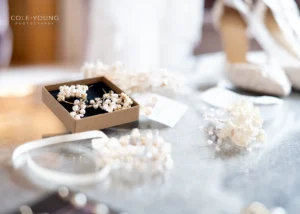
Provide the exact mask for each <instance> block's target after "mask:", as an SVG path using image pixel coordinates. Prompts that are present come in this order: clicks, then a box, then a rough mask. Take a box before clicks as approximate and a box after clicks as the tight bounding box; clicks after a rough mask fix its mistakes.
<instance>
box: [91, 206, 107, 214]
mask: <svg viewBox="0 0 300 214" xmlns="http://www.w3.org/2000/svg"><path fill="white" fill-rule="evenodd" d="M94 213H95V214H108V213H109V208H108V207H107V206H106V205H105V204H97V205H95V207H94Z"/></svg>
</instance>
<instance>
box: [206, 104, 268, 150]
mask: <svg viewBox="0 0 300 214" xmlns="http://www.w3.org/2000/svg"><path fill="white" fill-rule="evenodd" d="M203 117H204V121H205V122H206V125H205V126H204V127H201V129H202V130H203V131H205V132H206V133H207V135H208V140H207V143H208V144H209V145H211V146H214V147H215V149H216V150H217V151H220V149H221V148H224V149H226V148H229V147H231V146H237V147H239V148H245V149H247V150H248V151H251V150H252V146H255V145H258V144H259V143H264V142H265V141H266V136H265V131H264V130H263V129H262V125H263V119H262V118H261V116H260V112H259V109H258V108H257V107H254V106H253V104H252V103H250V102H247V101H239V102H236V103H234V104H233V105H232V106H231V107H230V108H228V109H224V110H221V109H214V108H210V109H209V110H207V111H206V112H205V113H204V114H203Z"/></svg>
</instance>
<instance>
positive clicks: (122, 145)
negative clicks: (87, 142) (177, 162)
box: [92, 129, 173, 173]
mask: <svg viewBox="0 0 300 214" xmlns="http://www.w3.org/2000/svg"><path fill="white" fill-rule="evenodd" d="M92 146H93V148H94V150H95V152H96V154H97V155H98V162H99V166H102V167H103V166H106V165H111V166H113V167H117V168H122V169H126V170H129V171H131V170H136V171H138V172H141V173H145V172H147V173H162V172H164V171H166V170H169V169H171V168H172V167H173V160H172V157H171V148H172V147H171V144H170V143H167V142H165V141H164V139H163V138H162V137H161V136H159V133H158V131H157V132H152V131H146V132H144V133H141V132H140V131H139V129H133V130H132V132H131V134H130V135H124V136H122V137H120V138H119V139H117V138H107V139H94V140H93V141H92Z"/></svg>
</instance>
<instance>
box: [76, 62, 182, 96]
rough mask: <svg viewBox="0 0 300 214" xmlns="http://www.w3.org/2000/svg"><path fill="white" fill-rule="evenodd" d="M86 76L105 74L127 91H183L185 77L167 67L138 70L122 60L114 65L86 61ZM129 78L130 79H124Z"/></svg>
mask: <svg viewBox="0 0 300 214" xmlns="http://www.w3.org/2000/svg"><path fill="white" fill-rule="evenodd" d="M81 70H82V72H83V73H84V75H85V78H91V77H99V76H105V77H107V78H108V79H112V80H114V82H115V83H116V84H117V85H118V86H120V88H122V89H123V90H124V91H125V92H126V93H129V94H132V93H134V92H138V93H142V92H149V91H152V92H153V91H154V92H156V93H157V92H159V93H161V94H166V93H164V92H171V93H167V94H172V93H174V92H178V91H181V90H180V89H181V88H182V86H183V85H184V82H185V81H184V80H185V78H184V77H183V76H180V75H178V74H174V73H172V72H169V71H167V70H165V69H159V70H158V72H152V71H142V72H140V71H139V72H137V71H135V70H132V69H130V68H128V67H127V66H125V65H124V64H122V63H120V62H116V63H114V64H112V65H105V64H103V63H102V62H101V61H96V62H94V63H85V64H84V65H83V67H82V68H81ZM124 79H127V80H129V81H124Z"/></svg>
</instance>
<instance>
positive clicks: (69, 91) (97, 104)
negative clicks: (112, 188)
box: [57, 85, 133, 120]
mask: <svg viewBox="0 0 300 214" xmlns="http://www.w3.org/2000/svg"><path fill="white" fill-rule="evenodd" d="M87 90H88V86H86V85H76V86H74V85H71V86H66V85H64V86H60V87H59V93H58V95H57V100H58V101H59V102H66V103H69V102H67V101H65V99H66V98H70V97H76V98H80V100H79V99H76V100H74V102H73V104H74V105H73V107H72V110H73V111H72V112H70V115H71V117H73V118H74V119H75V120H79V119H81V117H84V115H85V113H86V108H90V107H93V108H94V109H98V108H100V109H102V110H105V111H107V112H113V111H116V110H121V109H126V108H130V107H131V105H132V104H133V101H132V100H131V98H130V97H129V96H128V95H126V94H125V93H121V94H116V93H115V92H114V91H112V90H110V91H109V93H104V94H103V96H102V98H99V97H96V98H95V99H94V100H90V101H89V102H88V101H87V100H86V97H87V93H86V91H87ZM86 102H87V103H90V104H91V106H87V105H86Z"/></svg>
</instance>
